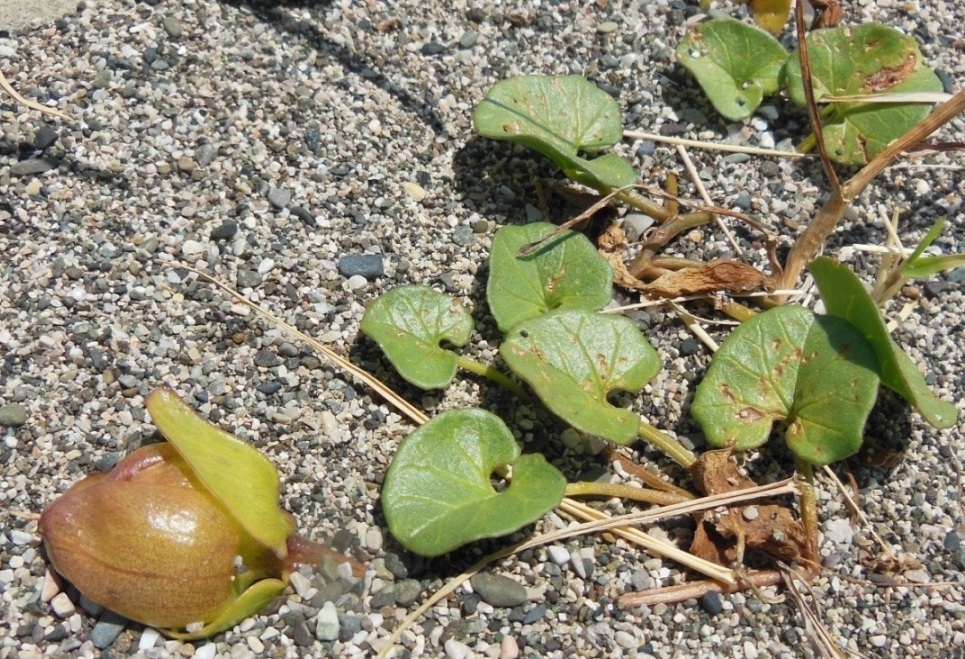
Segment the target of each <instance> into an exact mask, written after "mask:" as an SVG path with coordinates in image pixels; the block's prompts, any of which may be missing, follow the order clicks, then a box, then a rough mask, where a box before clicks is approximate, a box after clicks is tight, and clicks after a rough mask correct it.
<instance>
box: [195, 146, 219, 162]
mask: <svg viewBox="0 0 965 659" xmlns="http://www.w3.org/2000/svg"><path fill="white" fill-rule="evenodd" d="M217 156H218V145H216V144H202V145H201V146H199V147H198V148H197V149H195V152H194V159H195V160H196V161H197V163H198V164H199V165H200V166H201V167H207V166H208V165H210V164H211V163H213V162H214V159H215V158H216V157H217Z"/></svg>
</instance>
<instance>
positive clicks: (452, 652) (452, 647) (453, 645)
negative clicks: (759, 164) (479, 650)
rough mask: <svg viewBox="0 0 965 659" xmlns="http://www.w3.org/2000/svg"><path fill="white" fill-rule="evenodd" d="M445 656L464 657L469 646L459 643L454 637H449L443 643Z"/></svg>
mask: <svg viewBox="0 0 965 659" xmlns="http://www.w3.org/2000/svg"><path fill="white" fill-rule="evenodd" d="M444 647H445V650H446V657H447V658H448V659H466V657H468V656H469V646H468V645H466V644H465V643H461V642H459V641H457V640H456V639H454V638H450V639H449V640H448V641H446V644H445V646H444Z"/></svg>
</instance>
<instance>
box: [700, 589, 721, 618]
mask: <svg viewBox="0 0 965 659" xmlns="http://www.w3.org/2000/svg"><path fill="white" fill-rule="evenodd" d="M700 608H702V609H703V610H704V611H706V612H707V613H708V614H709V615H712V616H715V615H717V614H719V613H720V612H721V611H723V610H724V601H723V600H722V599H721V597H720V593H718V592H717V591H716V590H710V591H707V592H706V593H704V596H703V597H701V598H700Z"/></svg>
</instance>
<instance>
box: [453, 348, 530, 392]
mask: <svg viewBox="0 0 965 659" xmlns="http://www.w3.org/2000/svg"><path fill="white" fill-rule="evenodd" d="M459 368H461V369H462V370H464V371H469V372H470V373H475V374H476V375H481V376H482V377H484V378H487V379H489V380H492V381H493V382H495V383H496V384H498V385H499V386H501V387H502V388H504V389H506V390H508V391H511V392H512V393H514V394H516V395H517V396H519V397H520V398H526V399H528V398H529V392H527V391H526V390H525V389H523V388H522V387H521V386H519V385H518V384H516V382H514V381H513V380H511V379H510V378H509V376H507V375H506V374H505V373H503V372H502V371H500V370H498V369H495V368H493V367H492V366H489V365H487V364H483V363H481V362H477V361H476V360H475V359H470V358H469V357H464V356H462V355H460V356H459Z"/></svg>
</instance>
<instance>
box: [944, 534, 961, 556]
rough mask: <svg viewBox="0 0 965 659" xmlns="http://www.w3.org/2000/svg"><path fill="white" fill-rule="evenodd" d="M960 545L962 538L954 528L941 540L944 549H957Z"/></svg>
mask: <svg viewBox="0 0 965 659" xmlns="http://www.w3.org/2000/svg"><path fill="white" fill-rule="evenodd" d="M961 546H962V538H961V536H959V535H958V533H956V532H955V531H954V530H951V531H949V532H948V533H946V534H945V539H944V540H943V541H942V547H944V549H945V551H958V548H959V547H961Z"/></svg>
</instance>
